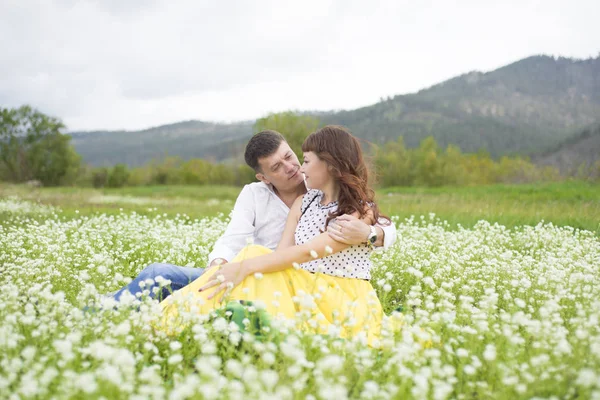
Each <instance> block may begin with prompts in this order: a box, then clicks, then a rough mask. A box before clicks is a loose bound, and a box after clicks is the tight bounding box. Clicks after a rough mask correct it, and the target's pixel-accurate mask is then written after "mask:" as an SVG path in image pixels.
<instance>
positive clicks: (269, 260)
mask: <svg viewBox="0 0 600 400" xmlns="http://www.w3.org/2000/svg"><path fill="white" fill-rule="evenodd" d="M363 220H364V221H365V223H367V224H372V223H373V221H374V218H373V214H372V213H371V212H370V211H368V212H367V214H366V215H365V216H364V217H363ZM348 247H350V245H349V244H346V243H341V242H338V241H336V240H334V239H332V238H331V237H330V236H329V234H328V233H327V232H323V233H321V234H320V235H318V236H316V237H314V238H313V239H311V240H310V241H308V242H306V243H304V244H301V245H296V246H291V247H285V248H278V249H277V250H275V251H274V252H273V253H269V254H265V255H262V256H259V257H255V258H250V259H248V260H243V261H240V262H235V263H229V264H225V265H223V266H222V267H221V269H219V270H218V271H216V272H215V273H214V274H213V276H212V277H211V279H210V280H209V281H208V282H207V283H206V285H204V286H203V287H201V288H200V289H199V290H198V291H200V292H201V291H204V290H206V289H210V288H212V287H215V286H218V287H217V289H216V290H215V291H214V292H213V293H211V295H210V296H209V297H208V299H209V300H210V299H212V298H213V297H215V296H217V295H218V294H220V293H222V292H223V291H225V293H224V294H223V295H222V296H221V298H220V300H219V301H222V300H223V299H224V298H225V297H226V295H227V293H228V292H229V291H230V290H231V289H233V288H234V287H236V286H237V285H239V284H240V283H241V282H242V281H243V280H244V279H246V277H247V276H250V275H252V274H256V273H262V274H267V273H270V272H277V271H283V270H285V269H287V268H290V267H293V265H294V263H298V264H302V263H304V262H307V261H311V260H313V259H317V258H323V257H326V256H328V255H330V254H333V253H338V252H340V251H342V250H344V249H346V248H348Z"/></svg>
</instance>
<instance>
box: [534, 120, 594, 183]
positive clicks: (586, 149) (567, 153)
mask: <svg viewBox="0 0 600 400" xmlns="http://www.w3.org/2000/svg"><path fill="white" fill-rule="evenodd" d="M532 161H534V162H535V163H537V164H539V165H551V166H554V167H557V168H558V169H559V170H560V171H561V172H562V173H565V174H574V173H576V172H577V170H578V168H579V166H580V165H582V164H585V165H587V166H588V167H590V166H593V165H594V164H595V163H596V162H598V161H600V122H598V123H596V124H593V125H590V126H589V127H587V128H586V129H584V130H582V131H581V132H580V133H579V134H577V135H575V136H573V137H571V138H569V139H568V140H566V141H564V142H563V143H561V144H560V145H558V146H556V147H554V148H553V149H551V150H549V151H547V152H545V153H544V154H541V155H539V156H537V157H534V158H533V159H532ZM599 172H600V171H599Z"/></svg>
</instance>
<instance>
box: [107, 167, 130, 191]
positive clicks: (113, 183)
mask: <svg viewBox="0 0 600 400" xmlns="http://www.w3.org/2000/svg"><path fill="white" fill-rule="evenodd" d="M128 179H129V170H128V168H127V165H125V164H117V165H115V166H114V167H113V168H112V170H111V171H110V174H109V175H108V182H107V183H108V187H111V188H120V187H123V186H125V185H126V184H127V180H128Z"/></svg>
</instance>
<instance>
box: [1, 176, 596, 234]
mask: <svg viewBox="0 0 600 400" xmlns="http://www.w3.org/2000/svg"><path fill="white" fill-rule="evenodd" d="M239 191H240V188H238V187H230V186H145V187H129V188H122V189H91V188H73V187H65V188H42V189H31V188H27V187H24V186H19V185H0V197H7V196H11V195H13V196H18V197H20V198H25V199H28V200H33V201H38V202H40V203H43V204H50V205H53V206H57V207H60V208H61V209H62V210H63V211H64V215H65V216H67V218H68V217H70V216H75V215H81V214H93V213H97V212H100V213H107V214H118V213H120V212H121V210H123V211H136V212H138V213H141V214H154V213H156V212H157V211H158V212H161V213H165V214H167V215H169V216H174V215H176V214H187V215H189V216H190V217H192V218H199V217H204V216H215V215H217V214H219V213H223V214H226V215H227V214H228V213H229V211H230V210H231V209H232V207H233V204H234V201H235V199H236V197H237V194H238V193H239ZM377 201H378V203H379V205H380V208H381V211H382V212H383V213H384V214H386V215H396V216H399V217H400V218H408V217H410V216H411V215H415V216H420V215H428V214H429V213H435V214H436V216H438V217H439V218H441V219H442V220H447V221H448V222H449V223H450V224H451V225H452V226H458V225H461V226H464V227H471V226H473V225H474V224H475V223H476V222H477V221H479V220H481V219H485V220H487V221H490V222H492V223H493V222H497V223H499V224H502V225H506V226H508V227H514V226H518V225H537V224H538V223H539V222H540V221H545V222H552V223H553V224H555V225H558V226H572V227H574V228H579V229H586V230H590V231H593V232H596V233H597V234H600V185H593V184H588V183H585V182H563V183H552V184H539V185H489V186H474V187H441V188H415V187H407V188H405V187H399V188H386V189H380V190H378V191H377ZM155 208H156V210H154V209H155ZM76 211H78V214H76Z"/></svg>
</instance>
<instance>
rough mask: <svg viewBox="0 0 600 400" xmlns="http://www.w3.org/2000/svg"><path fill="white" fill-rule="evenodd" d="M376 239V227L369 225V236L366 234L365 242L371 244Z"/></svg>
mask: <svg viewBox="0 0 600 400" xmlns="http://www.w3.org/2000/svg"><path fill="white" fill-rule="evenodd" d="M376 241H377V229H375V227H374V226H373V225H371V232H369V236H367V244H369V245H371V246H373V245H374V244H375V242H376Z"/></svg>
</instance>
